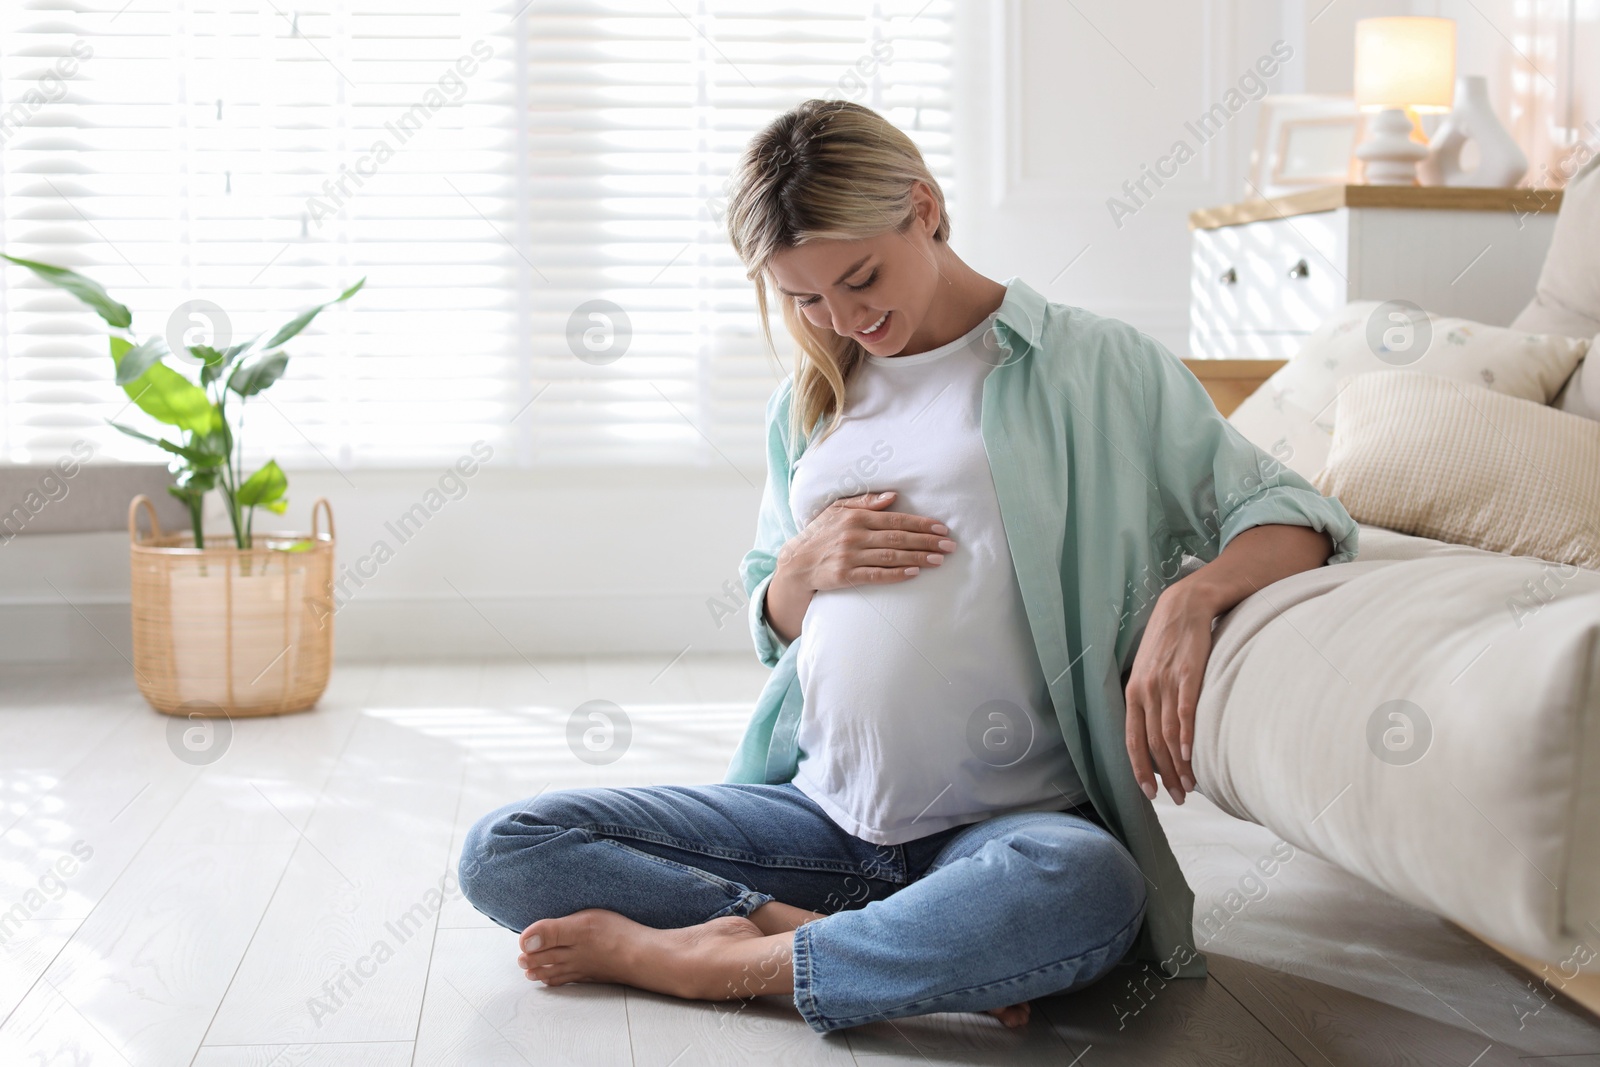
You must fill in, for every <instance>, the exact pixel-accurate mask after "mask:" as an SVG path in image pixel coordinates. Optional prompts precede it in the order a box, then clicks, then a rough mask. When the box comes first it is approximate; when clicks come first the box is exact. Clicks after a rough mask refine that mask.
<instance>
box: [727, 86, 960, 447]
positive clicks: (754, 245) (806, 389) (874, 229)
mask: <svg viewBox="0 0 1600 1067" xmlns="http://www.w3.org/2000/svg"><path fill="white" fill-rule="evenodd" d="M916 182H922V183H923V184H924V185H926V186H927V187H928V189H929V190H930V191H931V192H932V193H933V197H934V200H935V201H936V202H937V203H938V206H939V225H938V227H937V229H936V230H935V232H934V235H933V236H934V239H935V240H937V241H944V240H947V239H948V238H949V236H950V218H949V215H948V214H947V213H946V212H945V204H944V191H943V190H942V189H940V188H939V183H938V182H937V181H935V180H934V178H933V175H932V173H930V172H929V170H928V165H927V164H926V163H925V162H923V159H922V153H921V152H919V151H917V146H916V145H915V144H914V143H912V141H911V138H909V137H907V136H906V135H905V134H904V133H902V132H900V130H898V129H896V128H895V127H894V126H893V125H892V124H891V123H889V122H888V121H887V120H886V119H884V117H883V116H881V115H879V114H878V113H877V112H876V111H873V110H872V109H871V108H866V107H862V106H861V105H860V104H855V103H851V102H849V101H847V100H807V101H806V102H805V103H803V104H801V105H799V106H798V107H796V108H794V109H792V110H790V111H786V112H784V113H783V114H782V115H780V116H778V117H777V118H776V119H774V120H773V121H772V123H771V124H770V125H768V126H767V128H766V129H764V130H762V131H761V132H760V133H758V134H756V135H755V137H753V138H752V139H751V141H750V144H749V146H748V147H747V148H746V149H745V151H744V155H743V156H742V157H741V158H740V160H739V164H738V166H737V167H736V168H735V170H734V173H733V176H732V178H731V180H730V184H729V196H728V212H727V224H728V238H729V240H731V241H732V242H733V248H734V251H736V252H737V253H738V254H739V259H740V260H742V261H743V263H744V265H745V273H746V276H747V277H749V278H750V279H751V280H752V281H754V282H755V283H756V307H757V309H758V311H759V312H760V315H761V331H762V333H763V334H764V335H765V337H766V339H767V347H768V348H769V349H772V348H773V343H772V324H771V319H770V317H769V314H768V307H767V283H768V282H769V281H770V280H771V279H770V276H769V273H768V266H769V264H770V262H771V260H772V257H773V255H775V254H776V253H778V252H782V251H785V250H786V249H790V248H794V247H796V246H797V245H802V244H804V243H806V242H807V241H816V240H844V241H854V240H861V239H863V238H868V237H876V236H877V235H879V234H881V233H886V232H888V231H890V230H903V229H905V228H906V227H908V226H910V225H911V223H912V222H913V221H914V220H915V218H916V210H915V207H914V202H913V200H912V188H913V186H914V183H916ZM780 304H781V306H782V309H783V321H784V324H785V325H786V326H787V327H788V328H789V333H790V335H791V336H793V337H794V339H795V340H796V341H797V342H798V344H799V351H798V352H797V353H796V354H795V372H794V392H793V396H792V398H791V402H790V416H791V418H790V426H789V432H790V440H791V441H793V440H795V439H797V438H799V437H800V436H802V435H805V434H808V433H809V432H810V431H811V428H812V427H814V426H815V425H816V424H817V422H818V420H819V419H823V418H826V417H828V416H832V421H831V422H830V424H829V426H828V430H829V431H831V430H832V429H833V428H834V427H835V426H837V425H838V423H839V418H840V416H841V414H842V413H843V407H844V396H845V382H846V380H847V379H848V378H849V377H850V372H851V371H852V370H854V369H855V367H856V366H857V365H858V364H859V363H860V362H861V361H862V359H863V358H864V357H865V355H866V350H865V349H864V348H862V347H861V345H860V343H859V342H857V341H856V340H855V338H853V337H841V336H840V335H839V334H837V333H835V332H834V331H832V330H830V329H827V328H826V327H818V326H813V325H812V324H811V322H810V321H809V320H808V319H807V318H806V317H805V315H804V314H803V313H802V312H801V311H800V309H799V308H798V307H796V306H795V302H794V301H793V300H789V299H783V300H781V301H780Z"/></svg>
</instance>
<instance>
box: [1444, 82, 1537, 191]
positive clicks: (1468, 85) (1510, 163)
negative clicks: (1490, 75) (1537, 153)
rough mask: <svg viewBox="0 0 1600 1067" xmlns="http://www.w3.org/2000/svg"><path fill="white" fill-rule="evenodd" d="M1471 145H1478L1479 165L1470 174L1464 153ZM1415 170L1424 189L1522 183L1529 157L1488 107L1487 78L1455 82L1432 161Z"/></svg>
mask: <svg viewBox="0 0 1600 1067" xmlns="http://www.w3.org/2000/svg"><path fill="white" fill-rule="evenodd" d="M1469 141H1470V142H1472V143H1473V144H1475V145H1477V146H1478V165H1477V166H1476V167H1474V168H1473V169H1472V170H1470V171H1469V170H1464V169H1463V168H1462V166H1461V150H1462V149H1463V148H1465V147H1466V145H1467V142H1469ZM1417 169H1418V172H1419V174H1420V175H1421V178H1422V183H1423V184H1424V185H1471V186H1476V187H1478V188H1498V187H1503V186H1513V185H1516V184H1517V183H1518V182H1519V181H1521V180H1522V176H1523V175H1524V174H1526V173H1527V172H1528V157H1527V156H1526V155H1524V154H1523V151H1522V149H1521V148H1520V147H1518V145H1517V142H1516V140H1515V139H1514V138H1513V137H1512V136H1511V134H1510V133H1509V132H1507V130H1506V128H1505V127H1504V126H1502V125H1500V119H1499V117H1498V116H1496V115H1495V113H1494V107H1493V106H1492V105H1491V104H1490V103H1489V81H1488V79H1487V78H1485V77H1483V76H1482V75H1481V74H1470V75H1463V76H1462V77H1461V78H1459V79H1457V80H1456V103H1455V109H1454V110H1452V111H1451V112H1450V114H1448V115H1446V116H1445V118H1444V121H1443V122H1441V123H1440V124H1439V128H1438V129H1437V130H1435V131H1434V134H1433V139H1432V140H1430V141H1429V142H1428V158H1427V159H1426V160H1424V161H1423V162H1422V163H1420V164H1419V165H1418V168H1417Z"/></svg>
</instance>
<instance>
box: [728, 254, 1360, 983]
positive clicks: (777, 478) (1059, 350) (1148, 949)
mask: <svg viewBox="0 0 1600 1067" xmlns="http://www.w3.org/2000/svg"><path fill="white" fill-rule="evenodd" d="M995 330H996V332H997V333H998V334H999V340H1000V351H998V352H997V353H996V355H995V364H996V366H995V367H994V369H992V370H990V371H989V372H988V374H987V377H986V378H985V379H984V383H983V410H982V430H983V442H984V447H985V449H986V451H987V452H988V456H989V469H990V471H991V473H992V474H993V477H994V488H995V494H996V496H997V497H998V499H999V503H1000V514H1001V520H1002V522H1003V524H1004V526H1005V532H1006V539H1007V541H1008V543H1009V544H1010V548H1011V559H1012V563H1013V565H1014V566H1015V567H1016V572H1017V580H1018V582H1019V583H1020V585H1021V587H1022V596H1023V601H1024V605H1025V607H1026V610H1027V615H1028V623H1029V628H1030V630H1031V632H1032V637H1033V641H1034V644H1035V646H1036V647H1037V650H1038V655H1039V662H1040V665H1041V666H1042V667H1043V668H1044V676H1045V678H1046V679H1047V680H1048V681H1049V684H1050V699H1051V703H1052V704H1053V706H1054V710H1055V713H1056V719H1057V721H1058V722H1059V723H1060V725H1061V732H1062V735H1063V737H1064V738H1065V739H1066V742H1067V747H1068V749H1069V751H1070V752H1071V755H1072V761H1073V764H1074V765H1075V767H1076V768H1077V771H1078V776H1079V778H1080V779H1081V780H1082V782H1083V785H1084V788H1085V789H1086V790H1087V792H1088V795H1089V800H1090V802H1091V803H1092V804H1093V805H1094V808H1095V811H1096V812H1097V813H1098V814H1099V816H1100V818H1101V819H1103V820H1104V821H1105V824H1106V826H1107V827H1108V828H1110V830H1111V832H1112V833H1113V834H1115V835H1116V836H1117V838H1118V840H1120V841H1121V842H1122V843H1123V845H1124V846H1126V847H1127V849H1128V851H1129V852H1130V853H1132V855H1133V857H1134V859H1135V861H1136V862H1137V863H1138V864H1139V868H1140V870H1141V871H1142V872H1143V873H1144V876H1145V879H1146V888H1147V889H1148V891H1149V903H1148V906H1147V910H1146V915H1145V923H1144V927H1143V930H1142V931H1141V933H1140V935H1139V940H1138V942H1137V943H1136V944H1135V945H1134V947H1133V949H1132V950H1130V954H1129V956H1130V958H1137V959H1139V960H1144V961H1148V962H1151V963H1154V964H1156V965H1157V966H1159V967H1161V968H1162V969H1163V972H1164V973H1165V974H1166V975H1167V976H1168V977H1194V978H1198V977H1203V976H1204V975H1205V973H1206V969H1205V957H1204V956H1203V955H1201V954H1200V953H1199V952H1197V951H1196V950H1195V947H1194V937H1193V926H1192V922H1193V912H1194V893H1193V891H1192V890H1191V889H1190V888H1189V884H1188V883H1187V882H1186V881H1185V880H1184V877H1183V871H1182V870H1181V869H1180V868H1179V866H1178V862H1177V860H1176V858H1175V857H1174V856H1173V854H1172V849H1171V847H1170V846H1169V845H1168V843H1167V838H1166V835H1165V833H1163V832H1162V829H1161V824H1160V822H1159V821H1158V820H1157V818H1156V814H1155V809H1154V806H1153V805H1152V804H1151V802H1150V801H1149V800H1148V799H1146V798H1145V795H1144V793H1143V792H1142V791H1141V790H1140V788H1139V784H1138V781H1137V779H1135V778H1134V775H1133V767H1132V764H1131V763H1130V761H1129V759H1128V750H1127V744H1126V742H1125V740H1124V737H1125V723H1126V716H1127V706H1126V703H1125V702H1124V696H1123V672H1124V671H1125V670H1127V669H1130V668H1131V666H1132V664H1133V658H1134V653H1135V652H1137V650H1138V644H1139V639H1140V637H1141V636H1142V635H1143V632H1144V627H1145V624H1146V622H1148V620H1149V616H1150V611H1151V609H1152V608H1153V607H1154V605H1155V600H1156V597H1157V596H1158V595H1159V594H1160V592H1161V590H1162V589H1163V588H1165V587H1166V586H1167V585H1169V584H1171V582H1172V581H1173V580H1175V579H1176V578H1177V577H1178V573H1179V570H1178V568H1179V565H1180V562H1181V560H1182V557H1183V556H1184V555H1186V554H1187V555H1190V556H1196V557H1199V559H1201V560H1203V561H1206V562H1209V561H1211V560H1213V559H1215V558H1216V557H1217V555H1218V554H1219V553H1220V552H1221V551H1222V550H1223V549H1224V548H1226V547H1227V545H1228V542H1229V541H1231V540H1232V539H1233V538H1234V537H1235V536H1236V535H1237V534H1238V533H1239V532H1240V531H1242V530H1247V529H1249V528H1250V527H1252V526H1262V525H1267V524H1271V523H1282V524H1287V525H1294V526H1309V527H1311V528H1312V529H1315V530H1320V531H1323V532H1325V533H1327V534H1328V536H1329V538H1330V539H1331V540H1332V542H1333V546H1334V552H1333V555H1331V556H1330V557H1329V558H1328V560H1327V562H1328V563H1329V564H1334V563H1343V562H1346V561H1348V560H1351V559H1354V558H1355V556H1356V551H1357V543H1356V539H1357V528H1356V523H1355V521H1354V520H1353V519H1351V517H1350V515H1349V513H1348V512H1346V511H1345V509H1344V507H1343V506H1342V505H1341V504H1340V503H1339V502H1338V500H1337V499H1334V498H1330V497H1324V496H1323V495H1322V494H1321V493H1319V492H1317V490H1315V489H1314V488H1312V486H1311V485H1310V483H1308V482H1307V481H1306V480H1305V479H1304V478H1302V477H1301V476H1300V475H1298V474H1296V473H1294V472H1293V471H1292V470H1290V469H1288V468H1287V467H1285V466H1283V465H1282V463H1280V462H1279V461H1278V460H1277V459H1275V458H1273V457H1272V456H1271V455H1269V454H1267V453H1266V452H1264V451H1262V450H1261V449H1259V448H1257V447H1256V446H1255V445H1253V444H1251V443H1250V442H1249V441H1247V440H1245V438H1244V437H1243V436H1242V435H1241V434H1240V433H1239V431H1238V430H1236V429H1234V428H1233V426H1232V425H1231V424H1229V423H1228V422H1227V420H1225V419H1224V418H1223V417H1222V416H1221V415H1220V414H1219V413H1218V412H1217V409H1216V407H1215V405H1213V404H1212V403H1211V398H1210V397H1209V396H1207V395H1206V392H1205V389H1204V388H1203V387H1202V386H1201V385H1200V382H1199V381H1198V380H1197V379H1196V378H1195V376H1194V375H1193V374H1191V373H1190V372H1189V369H1188V368H1187V367H1185V366H1184V365H1183V363H1182V362H1181V361H1180V360H1179V359H1178V358H1177V357H1175V356H1174V355H1173V354H1172V353H1170V352H1168V351H1167V350H1166V349H1165V348H1163V347H1162V346H1161V345H1160V344H1158V343H1157V342H1156V341H1154V340H1152V339H1150V338H1148V337H1146V336H1144V335H1143V334H1141V333H1139V332H1138V331H1137V330H1135V329H1134V328H1133V327H1131V326H1128V325H1126V324H1124V323H1121V322H1118V321H1116V320H1114V319H1107V318H1101V317H1100V316H1098V315H1094V314H1092V313H1090V312H1088V311H1084V310H1083V309H1081V308H1075V307H1069V306H1067V305H1064V304H1053V303H1048V302H1046V301H1045V299H1044V297H1042V296H1040V295H1039V294H1038V293H1037V292H1035V291H1034V290H1033V289H1031V288H1029V287H1028V286H1027V285H1026V284H1024V283H1023V282H1021V281H1019V280H1017V279H1012V280H1010V281H1009V282H1007V283H1006V296H1005V300H1004V302H1002V303H1001V305H1000V309H999V312H998V315H997V317H996V325H995ZM792 385H793V380H792V379H786V380H785V381H784V382H782V383H781V384H780V385H779V386H778V388H777V389H776V390H775V391H774V392H773V394H772V397H771V399H770V400H769V401H768V402H767V415H766V418H767V484H766V489H765V492H764V494H763V496H762V502H761V511H760V514H759V516H758V518H757V521H756V542H755V547H754V548H752V549H751V550H750V551H749V552H748V553H746V554H745V557H744V561H743V563H742V565H741V567H740V573H741V576H742V578H743V581H744V588H745V592H746V593H747V594H748V595H749V597H750V622H751V631H752V633H753V635H754V638H755V645H756V654H757V655H758V656H759V658H760V659H761V662H762V663H764V664H766V665H767V666H768V667H771V668H773V671H772V675H771V677H770V678H769V679H768V681H767V684H766V687H765V688H764V689H763V690H762V692H761V696H760V699H759V700H758V702H757V704H756V709H755V714H754V715H753V716H752V717H751V720H750V724H749V726H748V727H747V728H746V730H745V734H744V737H743V739H742V740H741V741H740V743H739V747H738V750H737V751H736V752H735V753H734V756H733V761H732V763H731V764H730V765H729V767H728V773H727V778H726V780H727V781H729V782H752V783H761V782H766V783H774V784H775V783H779V782H787V781H789V780H790V779H792V778H793V777H794V774H795V769H796V766H797V764H798V761H799V749H798V747H797V745H796V743H795V737H796V732H797V730H798V728H799V724H800V711H801V704H802V700H801V692H800V686H799V683H798V681H797V679H796V673H795V655H796V650H797V649H798V648H799V646H800V643H801V642H802V641H804V640H805V635H804V634H801V635H800V636H799V637H797V638H796V639H795V641H794V643H793V644H789V645H785V644H784V643H783V641H782V639H781V638H780V637H778V635H777V634H776V633H775V632H774V631H773V630H772V629H771V627H770V626H768V625H767V623H766V621H765V619H764V618H763V616H762V605H763V603H764V602H765V598H766V592H767V585H768V583H770V582H771V580H772V572H773V570H774V568H775V567H776V565H777V554H778V550H779V549H780V548H781V547H782V546H783V545H784V543H785V542H787V541H788V540H789V539H790V538H792V537H795V536H796V535H797V534H799V532H800V531H799V528H798V527H797V526H796V524H795V520H794V516H793V515H791V514H790V511H789V480H790V476H791V474H792V473H793V470H794V464H795V462H796V461H797V460H798V459H799V458H800V455H801V453H802V452H803V451H804V449H805V443H804V442H793V447H791V442H790V441H789V432H788V427H789V405H790V389H791V387H792ZM821 425H822V424H821V423H819V424H818V426H817V427H814V428H813V430H812V434H811V436H813V437H814V436H815V434H816V432H817V430H818V429H819V428H820V426H821ZM1284 458H1287V457H1284Z"/></svg>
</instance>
